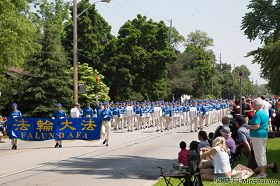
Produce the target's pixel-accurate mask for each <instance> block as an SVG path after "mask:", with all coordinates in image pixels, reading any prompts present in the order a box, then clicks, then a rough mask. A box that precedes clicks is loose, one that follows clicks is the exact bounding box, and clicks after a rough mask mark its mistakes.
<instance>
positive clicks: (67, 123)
mask: <svg viewBox="0 0 280 186" xmlns="http://www.w3.org/2000/svg"><path fill="white" fill-rule="evenodd" d="M72 123H73V122H69V121H68V119H66V120H65V122H62V123H61V124H62V125H64V127H62V128H61V129H59V130H64V129H66V128H67V127H68V128H70V129H71V130H76V128H75V127H72V126H70V125H71V124H72Z"/></svg>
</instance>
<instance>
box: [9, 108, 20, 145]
mask: <svg viewBox="0 0 280 186" xmlns="http://www.w3.org/2000/svg"><path fill="white" fill-rule="evenodd" d="M17 107H18V106H17V104H16V103H13V104H12V108H13V111H12V112H11V113H10V117H12V118H21V117H22V114H21V112H20V111H19V110H18V109H17ZM12 149H13V150H17V138H12Z"/></svg>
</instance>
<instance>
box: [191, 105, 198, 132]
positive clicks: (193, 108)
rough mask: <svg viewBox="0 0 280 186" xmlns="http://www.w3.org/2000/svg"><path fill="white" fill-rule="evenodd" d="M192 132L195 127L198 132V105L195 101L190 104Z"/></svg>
mask: <svg viewBox="0 0 280 186" xmlns="http://www.w3.org/2000/svg"><path fill="white" fill-rule="evenodd" d="M189 114H190V129H191V130H190V132H193V128H194V130H195V132H197V106H196V103H195V102H192V105H191V106H190V112H189Z"/></svg>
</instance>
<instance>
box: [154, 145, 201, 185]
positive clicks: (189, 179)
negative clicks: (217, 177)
mask: <svg viewBox="0 0 280 186" xmlns="http://www.w3.org/2000/svg"><path fill="white" fill-rule="evenodd" d="M198 165H199V155H198V153H197V151H196V150H192V151H191V152H190V155H189V166H188V167H186V166H183V167H181V170H179V171H176V170H168V171H163V168H162V167H158V168H160V170H161V176H162V177H163V178H164V181H165V183H166V185H168V186H169V185H170V186H174V185H173V184H172V182H171V179H172V178H175V179H179V183H178V184H177V186H179V185H184V186H203V183H202V179H201V175H200V171H199V168H198Z"/></svg>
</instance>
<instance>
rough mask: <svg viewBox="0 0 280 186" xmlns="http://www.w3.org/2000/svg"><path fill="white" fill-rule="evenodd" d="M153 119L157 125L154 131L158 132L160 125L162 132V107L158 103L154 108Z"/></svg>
mask: <svg viewBox="0 0 280 186" xmlns="http://www.w3.org/2000/svg"><path fill="white" fill-rule="evenodd" d="M154 121H155V123H154V124H155V126H157V130H156V131H157V132H158V131H159V127H160V131H161V132H163V121H162V108H161V107H160V106H159V105H158V104H156V106H155V108H154Z"/></svg>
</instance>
